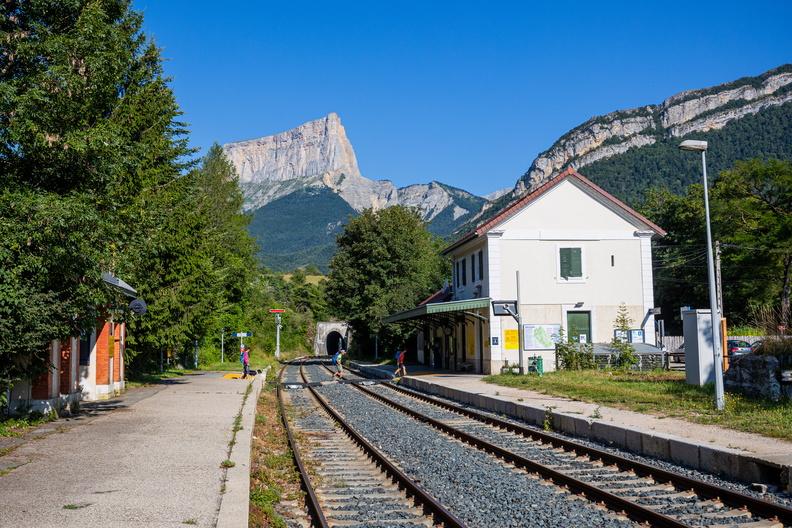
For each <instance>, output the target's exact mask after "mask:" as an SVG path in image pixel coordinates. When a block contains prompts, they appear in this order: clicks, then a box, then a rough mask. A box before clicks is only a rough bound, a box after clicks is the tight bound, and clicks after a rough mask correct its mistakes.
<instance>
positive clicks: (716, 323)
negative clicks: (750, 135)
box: [679, 139, 724, 411]
mask: <svg viewBox="0 0 792 528" xmlns="http://www.w3.org/2000/svg"><path fill="white" fill-rule="evenodd" d="M679 148H680V149H681V150H689V151H693V152H701V165H702V167H703V170H704V173H703V174H704V216H705V217H706V221H707V274H708V275H709V298H710V315H711V320H712V355H713V358H714V360H715V364H714V366H713V368H714V369H715V407H717V409H718V410H719V411H722V410H723V406H724V398H723V356H722V355H721V350H720V348H721V346H720V345H721V340H720V321H721V317H720V311H719V310H718V300H717V289H716V287H715V262H714V260H713V255H712V228H711V227H710V210H709V191H708V189H707V142H706V141H698V140H695V139H688V140H685V141H683V142H682V143H680V144H679Z"/></svg>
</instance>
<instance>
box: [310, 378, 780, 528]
mask: <svg viewBox="0 0 792 528" xmlns="http://www.w3.org/2000/svg"><path fill="white" fill-rule="evenodd" d="M325 368H327V367H326V366H325ZM350 370H352V369H350ZM355 372H357V374H358V375H359V376H361V377H368V376H366V375H365V374H364V373H363V372H361V371H360V370H357V369H355ZM380 385H384V386H386V387H388V388H389V389H392V390H394V391H396V392H399V393H402V394H405V395H408V396H411V397H413V398H415V399H417V400H421V401H424V402H427V403H430V404H432V405H435V406H437V407H441V408H444V409H446V410H450V411H453V412H456V413H458V414H461V415H463V416H466V417H468V418H472V419H474V420H478V421H481V422H484V423H487V424H489V425H493V426H496V427H499V428H502V429H505V430H507V431H510V432H512V433H517V434H520V435H522V436H524V437H527V438H531V439H532V440H536V441H540V442H543V443H547V444H550V445H552V446H553V447H556V448H561V449H564V450H565V451H571V452H574V453H575V454H577V455H584V456H587V457H589V458H591V459H592V460H600V461H602V462H603V463H605V464H609V465H614V466H616V467H618V468H619V469H620V470H623V471H630V470H631V471H634V472H635V473H636V474H638V475H641V476H649V477H651V478H652V479H654V480H655V481H657V482H660V483H670V484H672V485H673V486H674V487H676V488H678V489H683V490H693V491H694V492H695V493H696V495H698V496H700V497H702V498H707V499H717V500H719V501H720V502H723V503H724V504H726V505H728V506H732V507H734V508H747V509H748V510H749V511H750V512H752V513H754V514H756V515H758V516H760V517H764V518H767V519H777V520H778V521H779V522H782V523H784V524H785V525H790V526H792V508H790V507H788V506H784V505H782V504H778V503H774V502H770V501H768V500H764V499H758V498H756V497H752V496H750V495H746V494H745V493H740V492H739V491H734V490H731V489H728V488H724V487H722V486H718V485H715V484H711V483H709V482H705V481H702V480H698V479H695V478H692V477H688V476H686V475H680V474H678V473H674V472H673V471H668V470H666V469H662V468H658V467H655V466H652V465H650V464H646V463H643V462H639V461H637V460H632V459H629V458H626V457H622V456H619V455H617V454H614V453H611V452H608V451H604V450H602V449H598V448H596V447H591V446H587V445H583V444H580V443H577V442H575V441H573V440H569V439H566V438H560V437H558V436H555V435H552V434H549V433H546V432H544V431H539V430H536V429H532V428H529V427H525V426H522V425H519V424H515V423H512V422H508V421H506V420H502V419H500V418H496V417H494V416H490V415H488V414H485V413H482V412H479V411H475V410H472V409H470V408H465V407H462V406H461V405H457V404H453V403H449V402H445V401H440V400H437V399H435V398H432V397H431V396H427V395H424V394H420V393H417V392H416V391H414V390H409V389H405V388H404V387H399V386H398V385H395V384H393V383H390V382H384V383H381V384H380Z"/></svg>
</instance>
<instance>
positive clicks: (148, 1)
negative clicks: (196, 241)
mask: <svg viewBox="0 0 792 528" xmlns="http://www.w3.org/2000/svg"><path fill="white" fill-rule="evenodd" d="M534 4H536V5H534ZM134 5H135V6H136V8H138V9H140V10H142V11H143V12H144V14H145V30H146V32H147V33H148V34H149V35H150V36H152V37H153V38H154V39H155V41H156V42H157V44H158V45H159V46H161V47H162V48H163V49H164V55H165V57H166V59H167V61H168V62H167V63H166V66H165V67H166V71H167V73H168V75H170V76H171V77H172V78H173V88H174V90H175V92H176V96H177V98H178V100H179V103H180V104H181V106H182V108H183V110H184V112H185V120H186V121H187V122H188V123H189V124H190V129H191V130H192V143H193V145H194V146H197V147H200V148H201V149H205V148H206V147H208V146H209V145H211V144H212V143H213V142H215V141H217V142H219V143H226V142H229V141H236V140H241V139H248V138H253V137H258V136H263V135H268V134H272V133H275V132H280V131H283V130H287V129H289V128H292V127H295V126H297V125H299V124H301V123H303V122H305V121H309V120H311V119H316V118H318V117H321V116H323V115H325V114H327V113H328V112H331V111H334V112H337V113H338V114H339V115H340V116H341V120H342V122H343V123H344V125H345V127H346V130H347V134H348V135H349V137H350V139H351V141H352V143H353V145H354V147H355V151H356V154H357V157H358V163H359V165H360V168H361V171H362V173H363V175H364V176H367V177H369V178H376V179H390V180H392V181H394V182H395V183H396V184H397V185H407V184H410V183H418V182H427V181H430V180H439V181H442V182H445V183H448V184H451V185H456V186H458V187H462V188H465V189H467V190H470V191H471V192H474V193H478V194H485V193H488V192H490V191H493V190H495V189H498V188H502V187H508V186H512V185H514V183H515V181H516V180H517V178H518V177H519V176H520V175H521V174H522V173H523V172H525V170H527V169H528V167H529V166H530V164H531V162H532V161H533V159H534V157H535V156H536V155H537V154H538V153H540V152H541V151H543V150H544V149H546V148H548V147H549V146H550V145H551V144H552V143H553V142H554V141H555V140H556V139H557V138H558V136H560V135H561V134H563V133H564V132H566V131H567V130H569V129H570V128H572V127H574V126H576V125H578V124H580V123H581V122H582V121H584V120H586V119H588V118H590V117H592V116H594V115H598V114H603V113H607V112H609V111H613V110H617V109H622V108H629V107H635V106H641V105H644V104H651V103H657V102H660V101H661V100H663V99H664V98H666V97H668V96H670V95H672V94H674V93H676V92H679V91H681V90H687V89H692V88H700V87H705V86H709V85H713V84H717V83H721V82H726V81H730V80H733V79H736V78H738V77H743V76H747V75H756V74H759V73H762V72H763V71H765V70H768V69H770V68H773V67H775V66H779V65H781V64H783V63H786V62H792V30H790V28H791V27H792V2H790V1H788V0H778V1H762V0H752V1H749V2H745V1H740V2H733V1H729V0H726V1H692V0H688V1H686V2H676V1H662V2H648V1H647V2H644V1H635V0H633V1H630V2H593V1H586V2H564V1H553V2H550V1H548V2H543V3H541V5H540V4H539V3H538V2H529V1H521V2H485V1H482V2H467V1H462V0H458V1H453V2H432V1H429V0H422V1H416V2H400V1H391V2H379V1H371V0H369V1H366V2H343V1H340V0H339V1H327V2H324V1H322V2H303V1H297V0H292V1H288V0H286V1H283V0H281V1H278V2H270V1H258V0H250V1H226V2H209V1H205V0H135V1H134Z"/></svg>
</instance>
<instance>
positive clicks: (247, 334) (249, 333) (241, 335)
mask: <svg viewBox="0 0 792 528" xmlns="http://www.w3.org/2000/svg"><path fill="white" fill-rule="evenodd" d="M231 335H233V336H234V337H250V336H252V335H253V333H252V332H234V333H233V334H231Z"/></svg>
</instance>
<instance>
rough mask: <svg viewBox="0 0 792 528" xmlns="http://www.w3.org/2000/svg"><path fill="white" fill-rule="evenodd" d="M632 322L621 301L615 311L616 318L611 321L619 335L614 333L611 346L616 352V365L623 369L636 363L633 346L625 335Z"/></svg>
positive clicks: (625, 306)
mask: <svg viewBox="0 0 792 528" xmlns="http://www.w3.org/2000/svg"><path fill="white" fill-rule="evenodd" d="M632 324H633V320H632V317H630V312H629V310H628V309H627V305H626V304H624V303H621V304H620V305H619V308H618V310H617V311H616V320H615V321H614V322H613V328H614V330H617V331H618V334H621V335H617V334H616V333H614V336H613V340H612V341H611V348H612V349H614V350H616V352H617V353H618V356H617V357H616V365H617V366H618V367H619V368H623V369H629V368H632V367H633V366H634V365H636V364H637V363H638V357H637V356H636V355H635V348H634V347H633V346H632V344H631V343H630V341H629V339H628V337H627V336H628V335H629V334H628V332H629V330H630V328H631V327H632Z"/></svg>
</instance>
